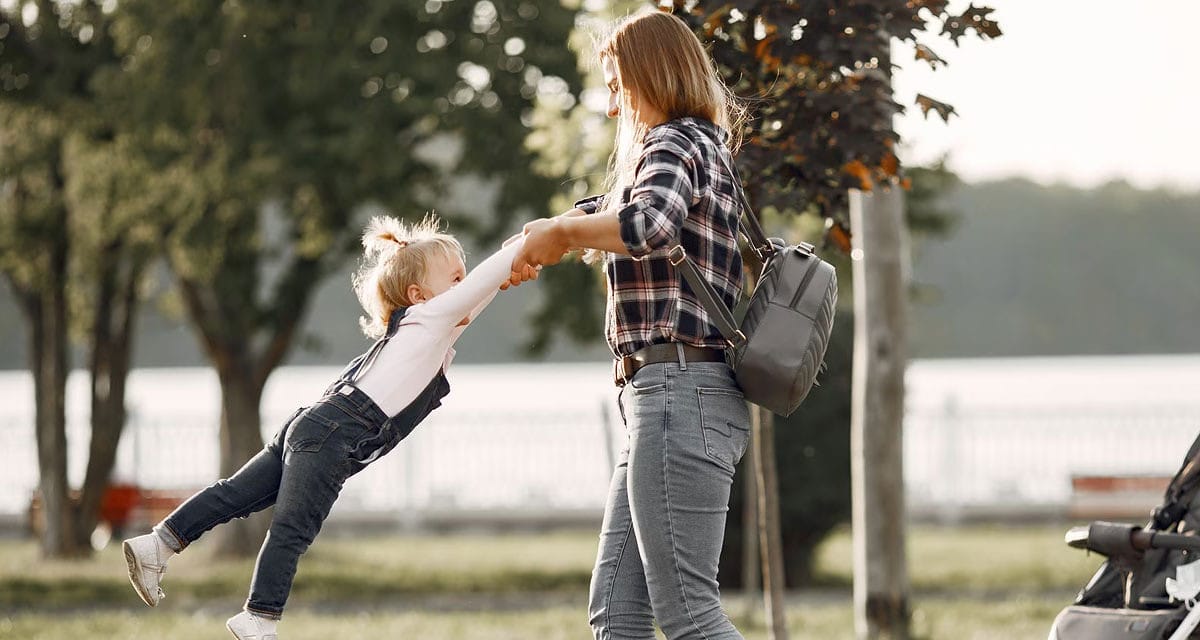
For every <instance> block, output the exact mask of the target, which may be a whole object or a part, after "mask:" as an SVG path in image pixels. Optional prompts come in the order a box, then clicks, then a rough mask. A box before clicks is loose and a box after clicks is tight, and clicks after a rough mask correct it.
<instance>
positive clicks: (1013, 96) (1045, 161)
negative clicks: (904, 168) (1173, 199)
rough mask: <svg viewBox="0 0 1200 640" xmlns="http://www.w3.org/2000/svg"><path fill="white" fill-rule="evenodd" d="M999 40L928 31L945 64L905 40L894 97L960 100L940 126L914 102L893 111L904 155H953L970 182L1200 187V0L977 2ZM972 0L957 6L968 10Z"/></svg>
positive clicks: (897, 56) (918, 159) (923, 159)
mask: <svg viewBox="0 0 1200 640" xmlns="http://www.w3.org/2000/svg"><path fill="white" fill-rule="evenodd" d="M975 3H976V4H977V5H978V4H985V5H988V6H991V7H993V8H995V12H994V13H993V14H992V16H993V17H994V18H995V19H996V20H997V21H998V22H999V24H1000V28H1001V29H1002V30H1003V31H1004V35H1003V36H1002V37H1000V38H998V39H995V40H990V41H983V40H980V39H978V38H975V37H967V38H963V39H962V40H960V46H959V47H958V48H955V47H954V45H953V44H952V43H951V42H950V41H949V40H948V39H945V38H941V39H938V38H924V39H922V41H923V42H924V43H925V44H927V45H928V46H930V47H931V48H933V49H934V51H936V52H937V53H938V55H939V56H941V57H942V58H943V59H945V60H947V61H948V62H949V65H948V66H945V67H941V68H939V69H938V70H937V71H930V70H929V67H928V65H927V64H926V63H925V62H923V61H915V60H913V59H912V55H911V48H906V47H900V46H897V47H896V50H895V52H894V54H893V58H894V61H895V62H896V63H898V64H901V65H902V66H903V68H902V70H901V71H899V72H898V73H896V74H895V76H894V81H893V83H894V87H895V90H896V95H897V100H898V101H899V102H900V103H901V104H904V105H910V104H912V98H913V96H914V95H915V94H916V93H917V92H920V93H924V94H926V95H928V96H930V97H932V98H934V99H937V100H941V101H942V102H948V103H950V104H952V105H954V107H955V109H956V111H957V113H958V115H956V116H953V117H952V118H951V121H950V123H949V124H944V123H942V121H941V118H940V117H938V116H937V115H936V114H931V115H930V117H929V118H928V119H925V118H924V117H923V116H922V114H921V111H920V109H919V108H918V107H916V106H915V105H914V106H912V107H910V108H909V113H907V114H905V115H904V116H901V117H900V118H898V120H897V122H896V127H897V131H898V132H899V133H900V135H901V137H902V139H903V140H904V145H903V147H902V149H901V159H902V160H903V161H904V162H905V163H906V164H908V165H910V166H911V165H914V164H924V163H927V162H930V161H933V160H936V159H937V158H938V157H940V156H942V155H944V154H946V155H947V157H948V161H949V165H950V167H951V168H952V169H953V170H954V171H956V172H957V173H958V174H959V175H960V176H961V177H962V178H963V179H965V180H967V181H971V182H977V181H981V180H990V179H997V178H1004V177H1010V176H1023V177H1027V178H1030V179H1033V180H1035V181H1037V182H1040V183H1043V184H1051V183H1055V182H1063V183H1067V184H1071V185H1074V186H1080V187H1094V186H1096V185H1099V184H1103V183H1105V182H1108V181H1110V180H1114V179H1124V180H1127V181H1129V182H1131V183H1133V184H1135V185H1137V186H1139V187H1144V188H1153V187H1169V188H1173V189H1177V190H1186V191H1200V113H1198V112H1200V68H1198V65H1197V61H1196V58H1197V57H1198V56H1197V54H1198V53H1200V1H1198V0H1145V1H1143V2H1127V1H1124V2H1119V1H1117V0H984V1H983V2H980V0H976V2H975ZM966 4H967V3H965V2H951V5H950V6H951V8H952V9H962V8H964V7H965V6H966Z"/></svg>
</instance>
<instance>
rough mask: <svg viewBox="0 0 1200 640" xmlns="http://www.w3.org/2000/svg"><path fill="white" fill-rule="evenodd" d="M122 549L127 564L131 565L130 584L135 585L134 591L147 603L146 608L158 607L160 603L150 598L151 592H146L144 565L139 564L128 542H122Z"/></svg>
mask: <svg viewBox="0 0 1200 640" xmlns="http://www.w3.org/2000/svg"><path fill="white" fill-rule="evenodd" d="M121 549H122V550H123V551H124V552H125V564H127V565H129V583H130V584H132V585H133V590H134V591H136V592H137V594H138V597H139V598H141V599H142V602H145V603H146V606H149V607H155V606H158V603H157V602H155V601H154V599H153V598H151V597H150V592H149V591H147V590H146V586H145V585H143V584H142V579H141V576H142V563H140V562H138V559H137V554H135V553H134V552H133V547H131V546H129V543H128V542H122V543H121Z"/></svg>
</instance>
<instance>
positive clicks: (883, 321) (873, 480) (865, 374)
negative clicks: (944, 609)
mask: <svg viewBox="0 0 1200 640" xmlns="http://www.w3.org/2000/svg"><path fill="white" fill-rule="evenodd" d="M850 221H851V225H852V228H853V230H854V235H853V240H854V244H853V252H852V254H851V255H852V258H853V263H854V310H855V315H854V331H855V334H854V382H853V385H854V389H853V404H852V408H851V476H852V478H851V483H852V494H853V528H854V618H855V629H856V632H857V637H858V638H860V639H871V640H874V639H876V638H887V639H897V640H907V638H908V637H909V627H908V624H909V588H908V568H907V562H906V558H905V524H906V522H905V508H904V468H903V460H904V459H903V418H904V367H905V362H906V356H907V354H906V341H905V321H906V317H907V313H906V302H907V300H906V295H907V289H906V286H905V282H904V275H903V270H904V264H905V262H904V255H905V254H904V252H905V251H906V247H905V246H904V245H905V243H904V215H903V195H902V193H901V192H900V190H899V188H888V189H885V188H882V187H877V188H876V189H875V190H874V191H873V192H869V193H864V192H861V191H851V193H850Z"/></svg>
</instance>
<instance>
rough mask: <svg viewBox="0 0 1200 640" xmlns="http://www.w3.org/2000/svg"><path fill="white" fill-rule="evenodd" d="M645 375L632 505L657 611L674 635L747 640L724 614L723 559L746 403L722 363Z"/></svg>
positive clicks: (634, 414) (635, 436)
mask: <svg viewBox="0 0 1200 640" xmlns="http://www.w3.org/2000/svg"><path fill="white" fill-rule="evenodd" d="M646 370H649V371H646ZM643 371H644V372H646V373H648V374H650V375H648V376H647V377H646V378H645V379H642V373H643ZM643 371H639V372H638V375H637V376H636V377H635V378H634V383H635V384H638V383H639V382H640V383H641V386H642V387H643V391H642V392H641V393H636V390H635V397H636V399H635V400H634V402H633V403H632V404H633V406H632V407H631V408H632V411H631V412H630V413H631V416H630V437H631V455H630V459H629V480H628V482H629V506H630V512H631V515H632V520H633V527H634V531H635V533H636V536H637V542H638V546H639V549H640V551H641V558H642V563H643V567H644V571H645V573H646V584H647V588H648V590H649V593H650V601H651V604H652V606H653V608H654V617H655V618H656V619H657V620H658V623H659V626H660V627H661V628H662V630H663V633H664V634H665V635H666V636H667V638H668V639H669V640H676V639H682V638H688V639H692V638H703V639H706V640H741V638H742V635H741V634H740V633H738V631H737V629H736V628H734V626H733V624H732V623H731V622H730V621H729V618H728V617H727V616H726V615H725V612H724V611H722V610H721V601H720V592H719V589H718V586H717V564H718V560H719V558H720V555H721V545H722V543H723V541H724V537H725V518H726V512H727V511H728V508H729V491H730V488H731V486H732V484H733V472H734V465H735V464H736V463H737V461H738V459H740V458H741V455H742V453H743V452H744V450H745V447H746V442H747V438H748V437H749V430H748V428H747V426H748V422H749V415H748V412H747V410H746V405H745V401H744V400H743V398H742V395H741V392H740V391H738V389H737V387H736V386H735V385H733V383H732V376H731V375H730V374H729V373H728V368H727V367H725V365H723V364H719V365H711V364H708V363H703V364H690V363H689V364H688V365H686V368H684V367H681V366H680V365H678V364H674V363H672V364H667V365H661V366H655V365H650V366H648V367H645V368H644V369H643Z"/></svg>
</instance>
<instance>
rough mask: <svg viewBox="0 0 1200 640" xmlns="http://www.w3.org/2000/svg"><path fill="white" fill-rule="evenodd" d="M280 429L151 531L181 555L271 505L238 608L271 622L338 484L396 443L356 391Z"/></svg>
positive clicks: (347, 390) (331, 398)
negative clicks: (221, 528)
mask: <svg viewBox="0 0 1200 640" xmlns="http://www.w3.org/2000/svg"><path fill="white" fill-rule="evenodd" d="M341 389H342V392H341V393H332V394H329V395H327V396H325V397H324V398H322V399H321V400H320V401H319V402H317V403H316V404H314V405H312V406H311V407H305V408H303V409H301V410H299V411H297V412H296V413H295V414H293V415H292V417H291V418H289V419H288V421H287V422H286V423H285V424H284V426H283V428H282V429H280V430H279V432H278V433H276V434H275V436H274V437H273V438H272V439H271V442H269V443H267V446H266V447H265V448H264V449H263V450H262V451H261V452H259V453H258V455H256V456H255V457H254V458H252V459H251V460H250V461H249V462H247V463H246V465H245V466H243V467H242V468H241V469H240V470H238V472H237V473H235V474H234V475H233V476H232V477H230V478H228V479H226V480H220V481H218V482H217V483H216V484H213V485H212V486H210V487H208V488H206V489H204V490H203V491H201V492H200V493H197V494H196V495H194V496H192V497H191V498H190V499H188V500H187V502H184V503H183V504H182V505H180V506H179V508H178V509H176V510H175V511H174V513H172V514H171V515H170V516H167V519H166V520H164V521H163V522H162V523H160V524H159V525H158V526H157V527H155V528H154V530H155V532H157V533H158V535H159V536H160V537H162V538H163V540H165V541H166V542H167V544H168V546H170V547H171V548H172V549H174V550H175V551H182V550H183V549H184V547H186V546H187V545H188V544H190V543H191V542H193V541H195V540H196V539H198V538H199V537H200V535H201V534H203V533H204V532H206V531H208V530H209V529H212V528H213V527H215V526H217V525H219V524H222V523H224V522H228V521H230V520H232V519H233V518H244V517H246V516H248V515H250V514H252V513H254V512H256V511H261V510H263V509H265V508H267V507H269V506H271V505H275V513H274V517H273V518H272V520H271V528H270V530H269V531H268V533H267V537H266V540H264V541H263V545H262V549H261V550H260V551H259V554H258V562H257V563H256V564H255V567H254V579H253V581H252V582H251V583H250V597H249V599H247V600H246V610H247V611H250V612H252V613H255V614H258V615H262V616H265V617H268V618H276V619H277V618H279V617H280V615H282V613H283V607H284V605H285V604H286V603H287V598H288V593H289V592H290V591H291V589H292V580H293V578H295V576H296V564H297V562H298V561H299V560H300V556H301V555H303V554H304V552H305V551H307V550H308V546H309V545H310V544H312V541H313V538H315V537H316V535H317V532H319V531H320V530H321V524H322V523H323V522H324V521H325V517H326V516H327V515H329V510H330V508H332V507H333V503H334V501H335V500H337V497H338V493H340V492H341V490H342V485H343V484H344V483H345V481H346V479H347V478H349V477H350V476H352V475H354V474H356V473H358V472H359V471H361V470H362V469H363V468H365V467H366V465H367V464H369V463H370V462H371V461H372V460H374V459H375V457H377V455H376V453H377V452H378V450H379V449H380V448H381V447H382V448H384V450H385V451H386V450H388V449H390V448H391V447H393V446H395V442H393V440H396V439H398V438H399V437H400V434H398V433H389V431H391V429H390V427H391V424H389V425H388V427H389V428H388V429H381V427H383V425H384V423H385V422H387V416H386V415H385V414H384V413H383V411H382V410H381V409H380V408H379V407H378V406H377V405H376V404H375V403H374V402H373V401H372V400H371V399H370V398H369V397H367V396H366V394H364V393H363V392H361V391H359V390H357V389H355V388H354V387H352V386H349V385H344V386H342V387H341Z"/></svg>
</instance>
